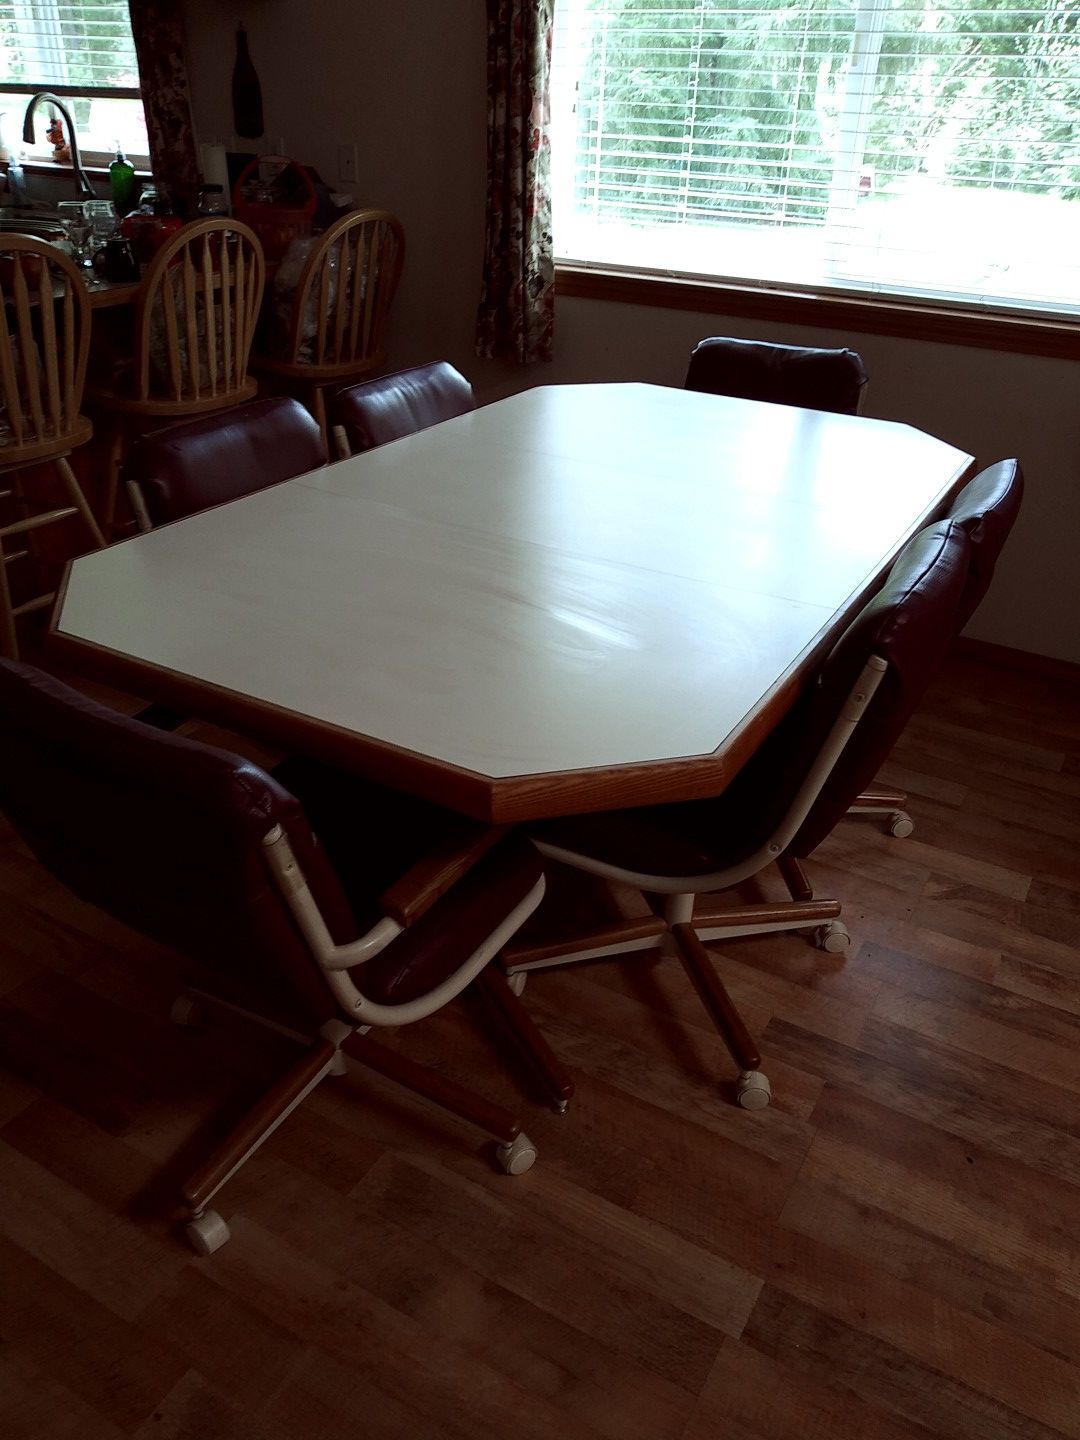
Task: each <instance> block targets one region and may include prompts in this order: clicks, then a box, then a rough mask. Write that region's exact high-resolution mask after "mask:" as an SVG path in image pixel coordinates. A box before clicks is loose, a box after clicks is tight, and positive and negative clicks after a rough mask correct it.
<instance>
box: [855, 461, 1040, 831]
mask: <svg viewBox="0 0 1080 1440" xmlns="http://www.w3.org/2000/svg"><path fill="white" fill-rule="evenodd" d="M1023 497H1024V475H1023V471H1022V470H1021V469H1020V462H1019V461H1018V460H1001V461H999V462H998V463H997V464H996V465H990V466H988V467H987V469H985V470H983V471H981V472H980V474H978V475H976V476H975V478H974V480H971V481H969V482H968V484H967V485H965V486H964V488H963V490H961V492H960V494H959V495H958V496H957V497H956V499H955V500H954V501H953V503H952V505H951V506H950V508H949V511H948V518H949V519H950V520H955V521H956V523H957V524H958V525H960V526H962V527H963V529H964V531H965V532H966V534H967V537H968V539H969V540H970V542H971V560H970V564H969V567H968V575H967V583H966V584H965V586H964V593H963V595H962V596H961V597H960V604H959V606H958V607H957V611H956V619H955V627H954V634H955V635H959V634H960V633H961V632H962V631H963V629H964V627H965V626H966V625H967V623H968V621H969V620H970V619H971V617H972V616H973V615H974V614H975V611H976V610H977V609H978V608H979V606H980V605H981V604H982V601H983V597H984V596H985V594H986V592H987V590H989V588H990V582H991V580H993V578H994V570H995V567H996V566H997V562H998V557H999V556H1000V554H1001V551H1002V549H1003V548H1004V545H1005V541H1006V540H1007V539H1008V538H1009V533H1010V531H1011V530H1012V528H1013V525H1014V524H1015V523H1016V517H1017V516H1018V515H1019V513H1020V502H1021V500H1022V499H1023ZM907 802H908V797H907V794H906V793H905V792H904V791H903V790H890V789H889V788H888V787H887V786H882V785H871V786H870V787H869V788H868V789H866V790H864V791H863V792H862V794H861V795H859V796H858V797H857V798H856V799H855V800H853V801H852V803H851V806H850V812H851V814H852V815H884V816H885V817H886V827H887V829H888V831H889V834H890V835H895V836H896V837H897V839H906V837H907V836H909V835H910V834H912V832H913V831H914V829H915V822H914V821H913V820H912V818H911V816H910V815H909V814H908V812H907V809H906V806H907Z"/></svg>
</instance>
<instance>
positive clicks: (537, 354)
mask: <svg viewBox="0 0 1080 1440" xmlns="http://www.w3.org/2000/svg"><path fill="white" fill-rule="evenodd" d="M553 12H554V0H487V14H488V54H487V88H488V143H487V235H486V241H485V246H484V278H483V286H482V289H481V293H480V308H479V313H478V316H477V327H476V351H477V354H478V355H483V356H487V357H489V358H492V359H499V360H515V361H517V362H518V363H519V364H522V365H524V364H528V363H529V362H530V361H534V360H550V359H551V356H552V337H553V331H554V316H555V252H554V246H553V244H552V238H551V186H550V178H549V172H550V161H551V143H550V133H549V132H550V123H551V101H550V85H551V36H552V25H553Z"/></svg>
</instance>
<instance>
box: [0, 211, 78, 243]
mask: <svg viewBox="0 0 1080 1440" xmlns="http://www.w3.org/2000/svg"><path fill="white" fill-rule="evenodd" d="M0 231H7V232H9V233H15V234H18V235H36V236H37V238H38V239H39V240H62V239H63V238H64V227H63V226H62V225H61V224H60V221H59V220H58V219H57V218H56V216H55V215H50V214H49V212H48V211H47V210H34V211H30V212H27V211H20V210H15V211H11V210H0Z"/></svg>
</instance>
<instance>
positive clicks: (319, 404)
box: [311, 385, 334, 458]
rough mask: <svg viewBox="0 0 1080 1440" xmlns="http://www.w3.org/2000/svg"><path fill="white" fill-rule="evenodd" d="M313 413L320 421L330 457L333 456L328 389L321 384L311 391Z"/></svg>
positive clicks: (324, 442) (320, 427)
mask: <svg viewBox="0 0 1080 1440" xmlns="http://www.w3.org/2000/svg"><path fill="white" fill-rule="evenodd" d="M311 413H312V415H314V417H315V419H316V420H317V421H318V422H319V429H320V430H321V431H322V439H323V444H324V445H325V447H326V454H327V457H328V458H332V456H333V454H334V452H333V450H332V449H331V440H330V427H329V426H328V424H327V422H326V391H325V390H324V389H323V387H322V386H321V385H315V386H313V387H312V391H311Z"/></svg>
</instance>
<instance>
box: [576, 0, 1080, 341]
mask: <svg viewBox="0 0 1080 1440" xmlns="http://www.w3.org/2000/svg"><path fill="white" fill-rule="evenodd" d="M552 86H553V101H552V170H553V174H552V184H553V203H554V210H555V242H556V251H557V254H558V255H559V257H560V258H561V259H563V260H564V261H566V260H573V261H577V262H584V263H586V264H588V263H590V262H593V263H596V264H603V265H606V266H617V267H623V268H627V269H631V270H640V271H645V272H650V273H657V272H660V273H667V274H678V275H681V276H707V277H719V278H723V279H731V280H736V281H743V282H748V283H752V284H758V285H763V286H769V285H775V286H777V287H782V286H798V287H803V288H812V289H822V288H824V289H826V290H829V291H846V292H848V293H855V294H866V293H867V292H872V293H877V294H885V295H889V296H908V297H914V296H917V297H921V298H926V297H933V298H935V299H936V300H943V301H946V302H948V301H953V302H960V303H962V304H964V305H967V306H971V305H976V306H978V307H981V308H988V309H1004V310H1015V309H1017V308H1019V309H1022V310H1029V311H1037V312H1047V311H1049V312H1055V313H1058V312H1065V313H1067V314H1068V313H1077V312H1080V9H1078V7H1077V5H1076V0H795V3H791V4H778V3H770V0H556V22H555V55H554V66H553V77H552Z"/></svg>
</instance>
